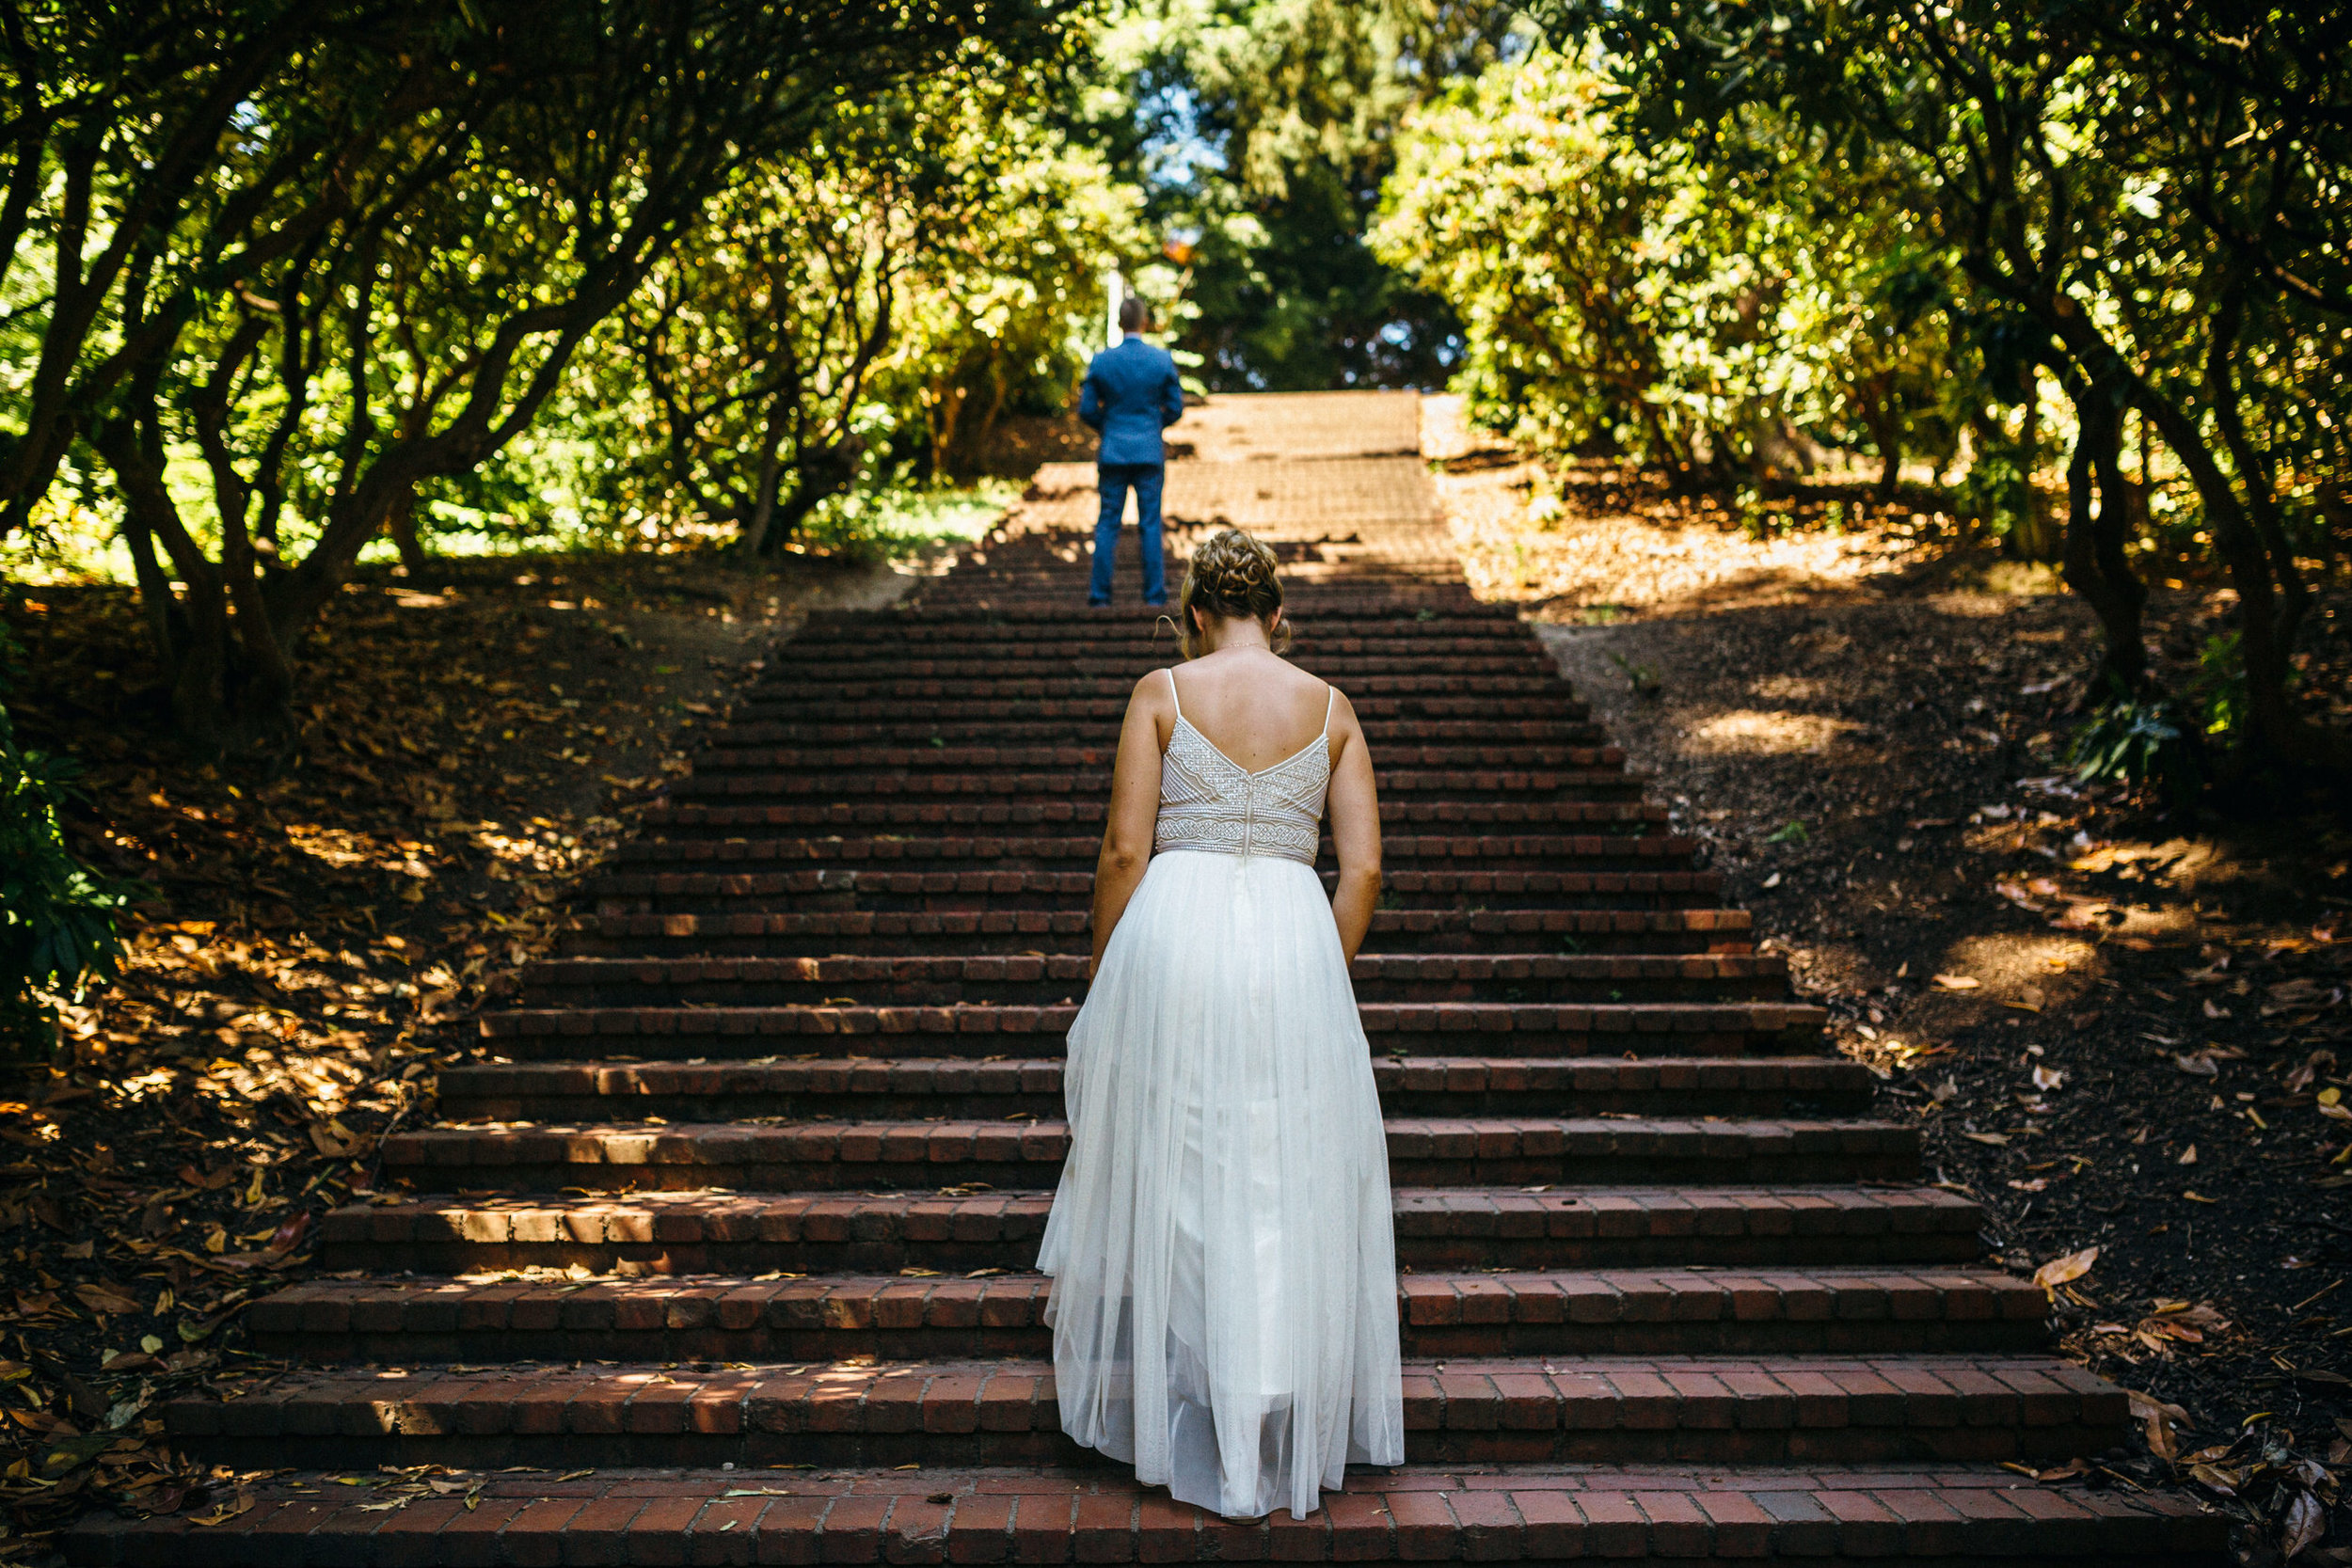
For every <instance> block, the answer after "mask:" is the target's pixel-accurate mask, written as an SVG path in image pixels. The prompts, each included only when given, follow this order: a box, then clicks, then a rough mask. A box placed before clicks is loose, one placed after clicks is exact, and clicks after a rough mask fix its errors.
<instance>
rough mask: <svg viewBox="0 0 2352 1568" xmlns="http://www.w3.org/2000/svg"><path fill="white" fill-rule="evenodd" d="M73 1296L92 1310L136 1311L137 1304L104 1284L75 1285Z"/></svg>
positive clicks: (138, 1308) (137, 1308)
mask: <svg viewBox="0 0 2352 1568" xmlns="http://www.w3.org/2000/svg"><path fill="white" fill-rule="evenodd" d="M73 1294H74V1296H75V1297H76V1298H77V1299H78V1300H80V1302H81V1304H82V1305H83V1306H85V1307H88V1308H89V1309H90V1310H91V1311H93V1312H136V1311H138V1310H140V1307H139V1304H138V1303H137V1302H135V1301H133V1300H132V1299H131V1298H130V1297H129V1296H126V1295H124V1294H122V1293H121V1292H120V1291H116V1290H113V1289H111V1288H109V1287H107V1286H104V1285H76V1286H75V1287H73Z"/></svg>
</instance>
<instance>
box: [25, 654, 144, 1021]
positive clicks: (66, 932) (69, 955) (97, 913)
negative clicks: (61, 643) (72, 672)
mask: <svg viewBox="0 0 2352 1568" xmlns="http://www.w3.org/2000/svg"><path fill="white" fill-rule="evenodd" d="M14 658H15V648H14V646H13V644H11V643H9V642H8V641H6V637H5V634H4V633H0V677H5V675H6V673H7V669H8V666H9V665H11V664H13V662H14ZM6 690H7V682H6V680H5V678H0V695H4V694H5V693H6ZM76 771H77V769H76V768H75V767H74V765H73V764H72V762H71V761H69V760H67V759H65V758H62V757H52V756H47V755H44V754H43V753H41V752H29V751H25V750H23V749H22V748H20V747H19V746H18V745H17V743H16V733H15V729H14V727H13V726H12V725H11V724H10V723H9V721H8V710H7V709H6V708H0V1056H13V1057H17V1058H20V1059H25V1058H36V1057H40V1056H42V1055H45V1054H46V1053H48V1052H50V1051H51V1050H53V1049H54V1048H55V1046H56V1004H55V1001H54V998H55V997H56V996H57V995H59V994H72V995H74V996H76V997H78V996H79V995H80V993H81V992H82V991H83V990H84V989H85V988H87V986H89V985H92V984H97V983H103V982H105V981H108V980H111V979H113V978H114V975H115V973H116V969H117V965H118V964H119V961H120V959H121V957H122V950H123V949H122V938H121V935H120V933H119V932H118V931H117V930H116V928H115V918H116V914H117V912H118V911H120V910H121V909H122V908H123V907H124V906H125V905H127V904H128V903H129V902H130V901H131V899H132V897H133V896H134V895H135V894H136V893H137V891H138V889H137V887H136V885H135V884H133V883H128V882H120V881H115V880H111V879H106V878H103V877H100V876H97V875H96V874H94V873H92V872H91V871H90V870H88V869H87V867H85V866H84V865H83V864H82V863H80V862H78V861H76V860H75V859H74V858H73V852H72V850H71V849H70V848H68V847H67V846H66V842H65V833H64V830H63V827H62V825H61V824H60V823H59V821H58V813H59V811H60V810H61V809H63V807H64V805H65V803H66V801H67V800H68V798H69V796H70V795H71V793H72V787H71V782H72V779H73V777H74V775H75V773H76Z"/></svg>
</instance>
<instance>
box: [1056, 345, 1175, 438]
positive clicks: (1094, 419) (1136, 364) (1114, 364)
mask: <svg viewBox="0 0 2352 1568" xmlns="http://www.w3.org/2000/svg"><path fill="white" fill-rule="evenodd" d="M1078 418H1080V419H1082V420H1086V422H1087V423H1089V424H1090V425H1092V426H1093V427H1094V428H1095V429H1097V430H1099V431H1101V432H1102V433H1103V448H1102V451H1100V452H1099V453H1097V454H1096V457H1095V461H1096V462H1098V463H1163V462H1166V461H1167V459H1168V454H1167V452H1166V451H1163V450H1162V449H1161V446H1160V432H1161V430H1162V429H1164V428H1165V427H1167V426H1168V425H1172V424H1174V423H1175V422H1176V421H1177V420H1180V419H1182V418H1184V385H1183V383H1181V382H1179V381H1178V380H1177V379H1176V361H1175V360H1174V359H1172V358H1170V357H1168V350H1166V349H1164V348H1153V347H1152V345H1151V344H1150V343H1147V342H1145V341H1143V340H1142V339H1141V338H1136V337H1130V338H1128V339H1127V341H1124V342H1122V343H1120V345H1119V346H1118V347H1117V348H1106V349H1104V351H1103V352H1102V353H1100V354H1098V355H1096V356H1094V359H1093V362H1092V363H1090V364H1089V365H1088V366H1087V378H1086V385H1085V386H1083V387H1081V388H1079V390H1078Z"/></svg>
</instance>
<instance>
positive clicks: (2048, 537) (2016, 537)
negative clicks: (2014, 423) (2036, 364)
mask: <svg viewBox="0 0 2352 1568" xmlns="http://www.w3.org/2000/svg"><path fill="white" fill-rule="evenodd" d="M2041 466H2042V372H2041V371H2040V369H2039V368H2033V369H2029V370H2027V371H2026V420H2025V425H2024V427H2023V428H2022V429H2021V430H2020V431H2019V433H2018V437H2017V469H2018V493H2017V517H2016V520H2015V523H2014V526H2013V528H2012V529H2011V531H2010V544H2011V545H2012V546H2014V547H2015V549H2016V551H2017V553H2018V554H2019V555H2021V556H2023V557H2024V558H2025V559H2026V560H2027V561H2045V562H2046V561H2056V560H2058V557H2059V555H2060V553H2061V551H2062V549H2063V541H2062V540H2061V539H2060V537H2059V536H2058V530H2057V529H2056V528H2054V527H2053V526H2052V519H2051V516H2050V513H2049V509H2048V508H2047V507H2045V506H2043V505H2042V492H2041V491H2040V490H2039V489H2037V488H2035V486H2034V482H2033V477H2034V474H2035V473H2036V471H2037V470H2039V469H2040V467H2041Z"/></svg>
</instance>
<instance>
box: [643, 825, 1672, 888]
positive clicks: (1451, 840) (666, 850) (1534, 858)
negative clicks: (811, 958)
mask: <svg viewBox="0 0 2352 1568" xmlns="http://www.w3.org/2000/svg"><path fill="white" fill-rule="evenodd" d="M1697 849H1698V841H1697V840H1696V839H1692V838H1686V837H1683V836H1681V835H1679V834H1667V833H1655V834H1647V835H1633V834H1612V833H1574V834H1569V833H1542V832H1461V833H1444V832H1437V833H1388V834H1385V835H1384V836H1383V837H1382V840H1381V845H1380V863H1381V866H1382V868H1383V870H1384V871H1385V870H1387V869H1388V868H1390V867H1394V868H1395V870H1396V872H1397V874H1398V875H1400V876H1403V875H1409V874H1410V873H1412V872H1413V871H1415V870H1419V869H1422V868H1424V867H1432V868H1434V867H1449V868H1456V867H1462V866H1464V865H1465V864H1466V863H1467V864H1470V865H1478V864H1480V863H1499V864H1503V865H1508V866H1511V867H1513V868H1514V873H1513V874H1516V875H1521V876H1527V875H1533V874H1534V872H1535V871H1537V870H1569V869H1574V870H1579V871H1648V870H1658V869H1675V870H1680V869H1683V863H1687V862H1688V861H1689V860H1690V859H1691V858H1692V855H1693V854H1695V853H1696V852H1697ZM1102 850H1103V839H1102V835H1101V834H1100V833H1090V834H1083V835H1081V834H1074V833H1071V834H1057V833H1055V832H1052V830H1051V829H1050V828H1049V829H1047V830H1046V831H1044V832H1036V833H1025V832H1019V831H1017V830H1016V831H1012V832H1003V833H980V834H970V835H963V834H954V835H941V836H930V835H924V836H921V837H916V836H914V835H912V834H910V835H907V836H904V837H880V836H869V835H854V834H848V833H839V834H827V835H824V836H821V837H807V838H800V837H785V836H779V837H775V838H745V839H728V840H725V841H723V842H721V843H708V842H705V841H701V840H685V841H678V840H669V839H638V840H634V841H631V842H628V843H625V844H623V845H622V846H621V847H620V850H619V853H618V854H617V855H616V857H615V859H616V860H617V861H618V863H620V864H622V865H624V866H629V867H641V866H647V865H653V866H660V867H663V868H666V872H667V874H669V875H689V874H691V873H690V871H689V868H690V867H691V868H695V869H699V868H701V867H703V866H706V865H710V864H721V865H726V866H731V867H733V866H739V867H743V868H745V869H747V870H748V869H752V868H761V869H766V868H770V867H793V868H803V867H804V868H808V869H811V870H818V871H834V870H840V871H865V870H866V869H868V868H873V869H878V870H882V871H883V872H890V871H896V870H898V869H900V868H904V869H907V870H913V871H927V870H932V869H941V870H962V869H965V868H967V867H976V868H977V867H985V868H989V869H1002V870H1007V871H1032V870H1049V869H1062V868H1066V867H1070V866H1073V865H1083V866H1086V867H1089V868H1091V867H1092V865H1093V864H1094V862H1095V860H1096V859H1097V858H1098V857H1099V856H1100V855H1101V854H1102ZM1330 854H1331V851H1330V847H1329V843H1328V841H1326V843H1325V846H1324V849H1323V855H1324V858H1325V859H1326V860H1328V859H1329V858H1330ZM1082 874H1083V875H1087V876H1089V878H1090V876H1091V870H1090V869H1089V871H1088V872H1086V873H1082Z"/></svg>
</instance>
